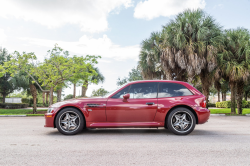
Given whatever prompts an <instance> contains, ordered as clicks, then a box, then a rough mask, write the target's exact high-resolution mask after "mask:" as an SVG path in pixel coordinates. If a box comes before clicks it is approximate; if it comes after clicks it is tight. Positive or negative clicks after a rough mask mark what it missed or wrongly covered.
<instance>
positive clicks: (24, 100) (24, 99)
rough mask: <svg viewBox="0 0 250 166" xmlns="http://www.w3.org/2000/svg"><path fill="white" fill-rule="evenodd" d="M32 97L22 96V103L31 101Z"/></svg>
mask: <svg viewBox="0 0 250 166" xmlns="http://www.w3.org/2000/svg"><path fill="white" fill-rule="evenodd" d="M29 102H30V99H29V98H22V103H29Z"/></svg>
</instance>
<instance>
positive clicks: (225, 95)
mask: <svg viewBox="0 0 250 166" xmlns="http://www.w3.org/2000/svg"><path fill="white" fill-rule="evenodd" d="M222 95H223V99H222V101H226V100H227V93H226V92H224V93H222Z"/></svg>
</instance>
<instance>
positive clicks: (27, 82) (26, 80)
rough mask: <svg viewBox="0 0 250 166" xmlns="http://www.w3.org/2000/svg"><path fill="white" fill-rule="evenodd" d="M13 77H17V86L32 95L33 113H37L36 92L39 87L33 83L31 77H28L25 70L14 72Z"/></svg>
mask: <svg viewBox="0 0 250 166" xmlns="http://www.w3.org/2000/svg"><path fill="white" fill-rule="evenodd" d="M15 77H17V78H18V81H17V86H18V87H19V88H22V89H23V90H25V91H27V94H28V95H31V96H32V99H33V114H36V113H37V96H38V92H39V91H40V90H39V87H38V86H37V85H36V84H35V83H34V81H33V80H32V78H31V77H29V76H28V75H27V73H25V72H22V71H20V72H18V73H16V74H15ZM15 77H14V78H15Z"/></svg>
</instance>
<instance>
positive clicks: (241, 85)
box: [236, 81, 244, 114]
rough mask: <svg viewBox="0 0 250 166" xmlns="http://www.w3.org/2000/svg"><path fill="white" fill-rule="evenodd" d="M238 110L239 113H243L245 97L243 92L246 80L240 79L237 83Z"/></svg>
mask: <svg viewBox="0 0 250 166" xmlns="http://www.w3.org/2000/svg"><path fill="white" fill-rule="evenodd" d="M236 89H237V111H238V114H242V99H243V92H244V82H243V81H240V82H238V83H237V87H236Z"/></svg>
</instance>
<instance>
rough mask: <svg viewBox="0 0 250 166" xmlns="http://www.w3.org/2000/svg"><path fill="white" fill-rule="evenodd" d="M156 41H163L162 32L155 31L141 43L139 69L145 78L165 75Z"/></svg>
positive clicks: (157, 77) (150, 78)
mask: <svg viewBox="0 0 250 166" xmlns="http://www.w3.org/2000/svg"><path fill="white" fill-rule="evenodd" d="M155 41H156V42H161V41H162V38H161V33H157V32H153V33H151V35H150V37H149V38H148V39H145V40H143V41H142V43H141V51H140V54H139V62H138V70H139V71H140V72H141V76H142V78H143V79H144V80H152V79H161V76H162V75H163V76H165V74H164V73H163V71H162V68H161V67H162V66H161V64H160V49H159V48H158V47H156V46H155V44H154V42H155ZM164 79H165V77H164Z"/></svg>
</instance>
